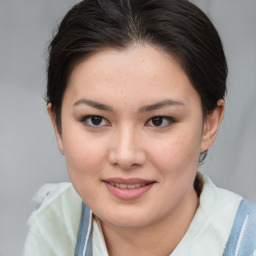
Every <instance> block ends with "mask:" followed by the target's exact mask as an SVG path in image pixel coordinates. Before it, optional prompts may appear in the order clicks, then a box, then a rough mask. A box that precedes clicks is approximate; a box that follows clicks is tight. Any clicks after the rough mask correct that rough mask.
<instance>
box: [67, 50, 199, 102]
mask: <svg viewBox="0 0 256 256" xmlns="http://www.w3.org/2000/svg"><path fill="white" fill-rule="evenodd" d="M65 95H66V96H72V97H73V98H79V97H86V98H88V97H89V98H93V99H97V100H102V99H103V100H104V101H105V100H106V101H108V102H111V101H113V100H114V99H115V100H117V99H118V98H117V97H123V100H124V99H127V100H131V99H133V101H134V102H141V101H143V100H152V101H157V100H162V98H163V97H168V96H169V97H172V98H176V99H177V100H179V98H180V100H186V101H188V100H189V98H190V96H191V95H192V96H196V97H199V96H198V95H197V92H196V91H195V90H194V88H193V86H192V85H191V83H190V81H189V78H188V77H187V75H186V74H185V72H184V70H183V69H182V67H181V66H180V65H179V63H178V62H177V61H176V60H175V58H173V57H172V56H170V55H169V54H167V53H166V52H164V51H162V50H161V49H159V48H155V47H152V46H146V45H136V46H133V47H130V48H128V49H126V50H116V49H112V48H110V49H104V50H101V51H99V52H97V53H95V54H93V55H91V56H90V57H88V58H85V59H83V60H82V61H80V62H79V63H78V64H77V65H76V66H75V68H74V69H73V71H72V73H71V75H70V79H69V82H68V87H67V90H66V93H65ZM65 95H64V99H65Z"/></svg>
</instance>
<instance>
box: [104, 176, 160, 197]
mask: <svg viewBox="0 0 256 256" xmlns="http://www.w3.org/2000/svg"><path fill="white" fill-rule="evenodd" d="M103 182H104V184H105V185H106V187H107V189H108V190H109V192H110V193H111V194H113V195H114V196H115V197H117V198H119V199H122V200H134V199H137V198H139V197H140V196H142V195H143V194H144V193H146V192H147V191H148V190H150V189H151V188H152V186H153V185H154V184H155V183H156V182H155V181H153V180H144V179H139V178H131V179H123V178H111V179H105V180H103Z"/></svg>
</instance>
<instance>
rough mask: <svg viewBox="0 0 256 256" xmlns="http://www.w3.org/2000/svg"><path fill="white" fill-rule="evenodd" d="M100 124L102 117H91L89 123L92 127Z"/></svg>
mask: <svg viewBox="0 0 256 256" xmlns="http://www.w3.org/2000/svg"><path fill="white" fill-rule="evenodd" d="M101 122H102V117H100V116H93V117H91V123H92V124H93V125H100V124H101Z"/></svg>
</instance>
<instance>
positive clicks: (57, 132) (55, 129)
mask: <svg viewBox="0 0 256 256" xmlns="http://www.w3.org/2000/svg"><path fill="white" fill-rule="evenodd" d="M47 110H48V114H49V116H50V118H51V121H52V125H53V128H54V131H55V135H56V139H57V143H58V146H59V150H60V152H61V153H62V154H63V155H64V147H63V142H62V136H61V133H60V131H59V129H58V125H57V123H56V115H55V112H54V111H53V109H52V104H51V103H49V104H48V106H47Z"/></svg>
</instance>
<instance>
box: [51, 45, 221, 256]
mask: <svg viewBox="0 0 256 256" xmlns="http://www.w3.org/2000/svg"><path fill="white" fill-rule="evenodd" d="M92 101H93V104H92ZM95 102H97V103H99V104H101V105H99V104H98V105H97V104H95ZM173 102H174V103H173ZM158 103H161V104H158ZM170 103H171V104H170ZM156 104H158V105H157V106H158V107H156ZM102 105H104V107H105V106H107V107H105V109H99V108H102ZM153 105H154V107H152V106H153ZM145 106H147V107H145ZM148 106H151V107H148ZM48 110H49V114H50V116H51V118H52V121H53V124H54V127H55V131H56V136H57V140H58V145H59V148H60V150H61V152H63V154H64V155H65V157H66V163H67V167H68V172H69V175H70V178H71V181H72V183H73V185H74V187H75V189H76V191H77V192H78V193H79V195H80V196H81V197H82V199H83V200H84V202H85V203H86V204H87V205H88V206H89V207H90V208H91V209H92V211H93V213H94V214H95V215H96V216H97V217H98V218H99V219H100V220H101V225H102V229H103V233H104V236H105V240H106V244H107V247H108V251H109V254H110V255H111V256H113V255H122V256H125V255H147V256H149V255H169V254H170V253H171V252H172V251H173V250H174V249H175V247H176V246H177V245H178V243H179V242H180V240H181V239H182V237H183V236H184V234H185V233H186V231H187V229H188V227H189V224H190V223H191V221H192V219H193V216H194V214H195V212H196V209H197V207H198V203H199V199H198V198H197V195H196V192H195V190H194V187H193V182H194V179H195V175H196V172H197V169H198V161H199V155H200V152H203V151H205V150H207V149H209V147H210V146H211V145H212V143H213V142H214V140H215V137H216V134H217V130H218V127H219V124H220V122H221V120H222V117H223V110H224V101H223V100H219V101H218V105H217V108H216V109H215V110H214V111H213V113H212V114H211V115H209V116H207V118H206V119H203V113H202V106H201V101H200V97H199V95H198V93H197V92H196V91H195V90H194V88H193V87H192V85H191V83H190V81H189V79H188V77H187V76H186V74H185V73H184V71H183V69H182V68H181V67H180V65H179V64H178V63H177V61H176V60H175V59H174V58H172V56H170V55H168V54H166V53H165V52H163V51H161V50H160V49H158V48H154V47H152V46H147V45H135V46H133V47H130V48H128V49H126V50H123V51H118V50H115V49H104V50H102V51H99V52H98V53H95V54H93V55H91V56H90V57H88V58H86V59H84V60H82V61H81V62H80V63H79V64H77V65H76V67H75V68H74V70H73V71H72V73H71V76H70V79H69V81H68V87H67V89H66V91H65V94H64V98H63V103H62V112H61V120H62V123H61V134H60V132H59V130H58V128H57V127H56V124H55V116H54V113H53V111H52V109H51V105H49V107H48ZM88 115H97V116H101V117H103V119H102V120H100V121H99V123H97V125H96V126H95V125H93V123H92V121H95V119H93V120H92V119H91V118H86V116H88ZM162 116H165V117H166V116H167V117H170V118H171V119H170V120H171V121H170V120H169V119H168V118H160V122H156V121H157V120H156V119H152V118H153V117H162ZM159 124H160V125H159ZM113 177H120V178H125V179H128V178H141V179H146V180H150V181H154V183H153V186H152V187H151V188H150V189H149V190H148V191H147V192H145V193H144V194H143V195H142V196H140V197H139V198H136V199H133V200H122V199H120V198H117V197H116V196H114V195H113V194H112V193H111V192H110V191H109V190H108V188H107V187H106V184H105V183H104V182H103V181H104V180H106V179H109V178H113ZM155 241H157V243H156V242H155Z"/></svg>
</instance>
